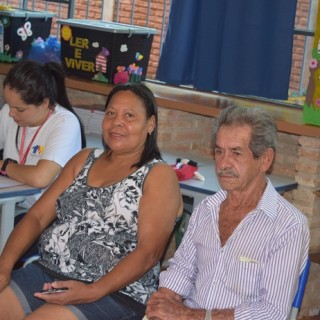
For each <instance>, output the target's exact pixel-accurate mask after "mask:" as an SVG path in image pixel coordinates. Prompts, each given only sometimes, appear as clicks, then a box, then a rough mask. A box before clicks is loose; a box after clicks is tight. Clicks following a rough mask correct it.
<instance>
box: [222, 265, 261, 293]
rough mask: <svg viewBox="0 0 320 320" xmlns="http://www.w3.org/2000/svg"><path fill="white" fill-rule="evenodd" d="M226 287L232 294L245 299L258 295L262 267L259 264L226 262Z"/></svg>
mask: <svg viewBox="0 0 320 320" xmlns="http://www.w3.org/2000/svg"><path fill="white" fill-rule="evenodd" d="M225 267H226V274H225V276H226V277H225V285H226V288H227V289H228V290H230V291H232V293H234V294H236V295H238V296H240V297H241V298H242V299H243V298H252V297H254V296H257V295H258V291H259V282H260V275H261V265H260V264H259V263H258V262H250V261H240V260H236V259H231V261H230V260H229V261H226V263H225Z"/></svg>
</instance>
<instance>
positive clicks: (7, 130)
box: [0, 104, 81, 207]
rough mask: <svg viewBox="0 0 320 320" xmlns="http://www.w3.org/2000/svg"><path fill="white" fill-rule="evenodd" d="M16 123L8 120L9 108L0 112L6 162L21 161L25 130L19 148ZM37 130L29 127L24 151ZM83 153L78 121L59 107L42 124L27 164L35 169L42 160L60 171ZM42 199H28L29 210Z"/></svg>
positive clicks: (0, 144) (1, 143) (0, 143)
mask: <svg viewBox="0 0 320 320" xmlns="http://www.w3.org/2000/svg"><path fill="white" fill-rule="evenodd" d="M17 128H18V125H17V123H16V122H15V121H14V120H13V119H12V118H11V117H9V106H8V105H7V104H5V105H4V106H3V108H2V109H1V110H0V149H4V153H3V158H4V159H6V158H11V159H14V160H17V161H19V147H20V142H21V133H22V128H20V130H19V135H18V144H16V134H17ZM37 130H38V127H26V137H25V142H24V150H26V149H27V146H28V145H29V143H30V141H31V140H32V137H33V136H34V134H35V132H36V131H37ZM80 149H81V130H80V124H79V121H78V119H77V117H76V116H75V115H74V114H73V113H72V112H70V111H68V110H67V109H65V108H63V107H61V106H59V105H57V106H56V107H55V109H54V111H53V113H52V114H51V116H50V117H49V118H48V119H47V121H46V122H45V123H44V124H43V126H42V128H41V129H40V131H39V132H38V134H37V136H36V138H35V140H34V141H33V143H32V145H31V148H30V151H29V153H28V156H27V158H26V162H25V164H29V165H36V164H37V163H38V161H39V160H43V159H44V160H51V161H54V162H56V163H57V164H58V165H60V166H61V167H64V166H65V164H66V163H67V161H68V160H69V159H70V158H71V157H72V156H73V155H74V154H75V153H77V152H78V151H80ZM37 198H39V195H38V196H36V197H34V196H32V197H28V200H30V201H28V205H26V204H24V206H25V207H30V206H31V205H32V204H33V203H34V201H35V200H36V199H37Z"/></svg>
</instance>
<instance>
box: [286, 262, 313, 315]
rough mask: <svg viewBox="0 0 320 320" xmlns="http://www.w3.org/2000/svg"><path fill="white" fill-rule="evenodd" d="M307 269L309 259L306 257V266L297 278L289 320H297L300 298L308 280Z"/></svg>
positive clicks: (308, 267)
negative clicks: (297, 283)
mask: <svg viewBox="0 0 320 320" xmlns="http://www.w3.org/2000/svg"><path fill="white" fill-rule="evenodd" d="M309 269H310V259H309V257H308V260H307V264H306V266H305V268H304V270H303V272H302V273H301V275H300V277H299V285H298V290H297V293H296V296H295V298H294V300H293V303H292V308H291V314H290V317H289V320H296V319H297V316H298V312H299V309H300V307H301V303H302V298H303V295H304V289H305V287H306V284H307V280H308V275H309Z"/></svg>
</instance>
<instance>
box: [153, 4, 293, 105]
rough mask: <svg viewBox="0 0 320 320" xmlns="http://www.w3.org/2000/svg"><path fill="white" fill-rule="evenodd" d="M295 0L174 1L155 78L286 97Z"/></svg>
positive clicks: (177, 83) (260, 94)
mask: <svg viewBox="0 0 320 320" xmlns="http://www.w3.org/2000/svg"><path fill="white" fill-rule="evenodd" d="M296 2H297V1H296V0H172V2H171V10H170V15H169V23H168V28H167V33H166V38H165V42H164V45H163V48H162V52H161V56H160V61H159V67H158V72H157V79H158V80H161V81H164V82H166V83H168V84H173V85H193V86H194V87H195V88H197V89H198V90H204V91H219V92H224V93H230V94H244V95H254V96H261V97H266V98H273V99H287V98H288V86H289V80H290V71H291V56H292V42H293V28H294V19H295V12H296Z"/></svg>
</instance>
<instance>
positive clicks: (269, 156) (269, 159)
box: [261, 148, 275, 172]
mask: <svg viewBox="0 0 320 320" xmlns="http://www.w3.org/2000/svg"><path fill="white" fill-rule="evenodd" d="M274 156H275V153H274V150H273V149H272V148H268V149H267V150H265V152H264V153H263V155H262V156H261V161H262V163H261V171H262V172H267V171H268V170H269V169H270V167H271V165H272V163H273V159H274Z"/></svg>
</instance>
